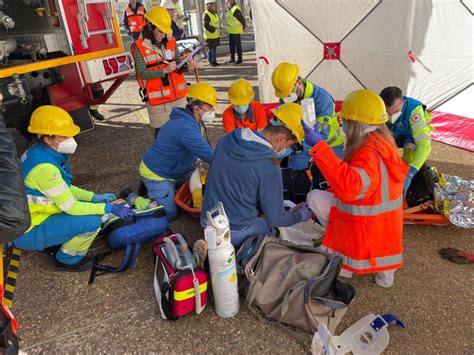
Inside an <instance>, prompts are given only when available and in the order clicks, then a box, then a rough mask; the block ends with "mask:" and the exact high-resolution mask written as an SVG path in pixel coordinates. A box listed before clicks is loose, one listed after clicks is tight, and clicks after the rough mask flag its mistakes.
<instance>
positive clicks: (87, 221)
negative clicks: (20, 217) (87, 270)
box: [13, 213, 102, 265]
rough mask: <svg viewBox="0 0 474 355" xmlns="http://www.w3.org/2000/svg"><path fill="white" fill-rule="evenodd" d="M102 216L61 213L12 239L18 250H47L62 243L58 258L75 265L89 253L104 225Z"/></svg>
mask: <svg viewBox="0 0 474 355" xmlns="http://www.w3.org/2000/svg"><path fill="white" fill-rule="evenodd" d="M100 217H101V216H98V215H86V216H71V215H69V214H66V213H59V214H55V215H52V216H50V217H48V218H47V219H46V220H45V221H44V222H43V223H41V224H40V225H37V226H36V227H34V228H33V229H32V230H30V231H29V232H27V233H25V234H23V235H22V236H21V237H19V238H18V239H15V240H14V241H13V244H14V245H15V247H17V248H18V249H22V250H38V251H41V250H44V249H46V248H49V247H52V246H55V245H61V244H62V247H61V249H60V250H59V251H58V252H57V253H56V259H57V260H58V261H59V262H61V263H63V264H68V265H74V264H77V263H78V262H80V261H81V259H82V258H83V257H84V256H85V255H86V253H87V250H88V249H89V247H90V246H91V244H92V242H93V241H94V239H95V237H96V236H97V234H98V233H99V230H100V226H101V224H102V220H101V218H100Z"/></svg>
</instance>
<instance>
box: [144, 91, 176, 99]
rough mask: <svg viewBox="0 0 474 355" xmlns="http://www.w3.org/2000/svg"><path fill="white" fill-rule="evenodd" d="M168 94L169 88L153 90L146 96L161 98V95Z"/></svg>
mask: <svg viewBox="0 0 474 355" xmlns="http://www.w3.org/2000/svg"><path fill="white" fill-rule="evenodd" d="M169 95H171V91H170V90H163V91H154V92H149V93H148V97H149V98H150V99H156V98H161V97H165V96H169Z"/></svg>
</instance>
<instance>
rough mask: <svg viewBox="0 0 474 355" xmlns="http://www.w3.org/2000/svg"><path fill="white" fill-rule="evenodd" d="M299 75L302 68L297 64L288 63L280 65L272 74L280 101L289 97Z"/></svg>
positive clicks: (276, 94)
mask: <svg viewBox="0 0 474 355" xmlns="http://www.w3.org/2000/svg"><path fill="white" fill-rule="evenodd" d="M299 73H300V68H299V67H298V66H297V65H296V64H291V63H286V62H283V63H280V64H278V66H277V67H276V68H275V70H274V71H273V74H272V85H273V88H274V89H275V96H276V97H278V98H280V99H283V98H285V97H287V96H289V95H290V93H291V90H293V87H294V86H295V84H296V80H298V75H299Z"/></svg>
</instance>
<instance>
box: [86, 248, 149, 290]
mask: <svg viewBox="0 0 474 355" xmlns="http://www.w3.org/2000/svg"><path fill="white" fill-rule="evenodd" d="M139 252H140V243H135V244H127V247H126V248H125V255H124V257H123V259H122V262H121V263H120V265H119V266H117V267H114V266H110V265H100V264H99V262H101V261H102V260H104V258H105V257H106V256H107V255H110V254H111V253H112V250H109V251H107V252H105V253H102V254H99V255H97V256H96V257H95V258H94V259H95V263H94V266H93V267H92V270H91V274H90V277H89V285H90V284H91V283H93V282H94V280H95V278H96V276H100V275H104V274H108V273H111V272H121V271H127V270H129V269H131V268H132V267H133V266H134V265H135V262H136V260H137V257H138V254H139Z"/></svg>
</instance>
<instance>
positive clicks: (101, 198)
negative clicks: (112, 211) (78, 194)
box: [91, 194, 116, 203]
mask: <svg viewBox="0 0 474 355" xmlns="http://www.w3.org/2000/svg"><path fill="white" fill-rule="evenodd" d="M115 199H116V197H115V195H114V194H94V196H92V200H91V202H95V203H108V202H112V201H113V200H115Z"/></svg>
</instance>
